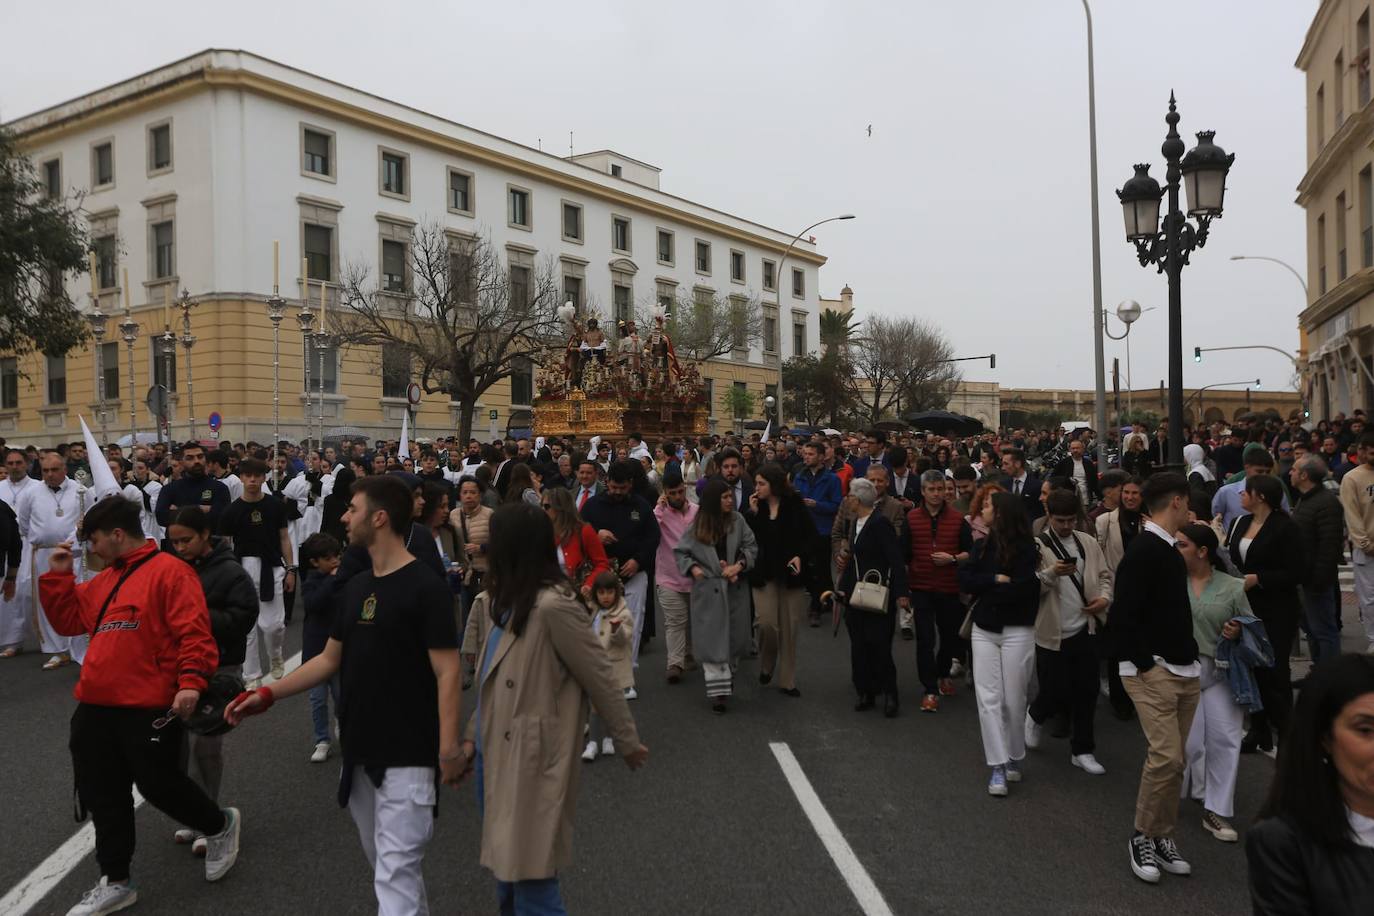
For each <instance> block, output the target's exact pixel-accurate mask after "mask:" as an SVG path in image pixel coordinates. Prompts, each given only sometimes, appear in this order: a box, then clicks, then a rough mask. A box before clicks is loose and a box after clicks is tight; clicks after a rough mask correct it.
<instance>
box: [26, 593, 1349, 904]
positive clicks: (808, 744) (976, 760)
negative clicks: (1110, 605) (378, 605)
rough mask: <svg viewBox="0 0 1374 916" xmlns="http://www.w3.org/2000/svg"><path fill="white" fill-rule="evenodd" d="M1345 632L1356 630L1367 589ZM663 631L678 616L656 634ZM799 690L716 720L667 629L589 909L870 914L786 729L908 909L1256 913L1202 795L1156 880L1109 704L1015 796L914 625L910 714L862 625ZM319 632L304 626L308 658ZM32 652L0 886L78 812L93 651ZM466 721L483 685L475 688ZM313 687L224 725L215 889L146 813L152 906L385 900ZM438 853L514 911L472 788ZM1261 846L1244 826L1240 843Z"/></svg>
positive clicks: (457, 881)
mask: <svg viewBox="0 0 1374 916" xmlns="http://www.w3.org/2000/svg"><path fill="white" fill-rule="evenodd" d="M1345 614H1346V631H1345V632H1346V633H1347V634H1348V636H1349V640H1348V643H1347V648H1348V649H1352V650H1354V649H1356V648H1359V647H1357V646H1356V645H1355V634H1357V633H1358V632H1359V624H1358V622H1357V621H1356V620H1355V619H1354V609H1353V608H1352V607H1351V606H1350V605H1349V604H1347V606H1346V608H1345ZM660 632H661V631H660ZM802 635H803V638H802V643H801V651H800V657H801V668H800V674H799V680H798V684H799V686H800V688H801V690H802V691H803V694H804V695H803V696H802V697H801V698H800V699H792V698H789V697H787V696H784V695H782V694H781V693H780V692H778V691H777V690H776V689H771V688H761V687H759V686H758V684H757V678H756V677H755V675H756V673H757V666H756V664H755V663H746V664H745V666H744V668H743V671H742V674H741V677H740V678H739V680H740V686H738V687H737V691H738V693H737V697H736V700H735V702H734V705H733V707H732V709H731V710H730V712H729V713H728V714H727V715H725V716H723V717H716V716H714V715H712V714H711V712H710V711H709V708H708V706H707V703H706V701H705V698H704V690H703V688H702V685H701V682H700V680H699V678H700V675H699V674H698V675H697V680H691V679H690V678H689V679H688V680H686V681H684V682H683V683H682V684H680V685H677V686H671V687H670V686H668V685H667V684H665V683H664V680H663V678H662V676H661V673H660V672H661V671H662V665H663V655H662V650H661V644H660V643H658V642H657V641H656V642H655V643H654V644H653V646H652V648H651V649H650V651H648V652H647V653H646V654H644V656H643V658H642V664H641V669H640V697H641V698H640V699H639V700H638V701H636V702H634V703H632V704H631V707H632V710H633V711H634V713H635V716H636V719H637V721H638V723H639V728H640V733H641V735H642V736H643V740H644V741H645V743H646V744H647V745H648V746H649V748H650V758H649V763H648V766H647V767H646V768H645V769H643V770H641V771H639V772H637V773H631V772H630V771H629V770H628V769H626V768H625V767H624V766H623V765H622V764H621V763H620V762H619V761H618V760H615V759H605V758H603V759H600V760H598V761H597V762H596V763H594V764H589V765H584V773H583V780H582V786H581V793H580V798H579V805H578V814H577V832H576V837H575V850H576V861H575V863H574V865H573V866H572V868H570V869H569V870H568V871H567V872H566V873H564V874H563V875H562V885H563V892H564V897H565V900H566V901H567V903H568V906H569V909H570V910H571V911H572V912H574V913H583V914H620V913H626V914H741V913H768V914H792V913H797V914H800V913H806V914H861V913H863V910H862V909H861V907H860V906H859V904H858V903H857V902H856V900H855V897H854V896H853V894H852V893H851V892H850V890H849V888H848V886H847V885H846V883H845V881H844V880H843V878H842V877H841V874H840V872H839V870H838V869H837V867H836V866H835V864H834V862H833V861H832V859H831V857H830V855H829V854H828V853H827V851H826V848H825V846H824V845H823V844H822V842H821V840H820V838H819V837H818V835H817V833H816V832H815V830H814V829H813V828H812V826H811V824H810V822H809V821H808V819H807V817H806V815H805V814H804V813H803V810H802V808H801V806H800V805H799V804H798V802H797V799H796V797H795V796H794V794H793V792H792V789H791V788H790V786H789V784H788V782H787V781H786V779H785V778H784V776H783V774H782V771H781V770H780V768H779V766H778V763H777V761H776V760H775V758H774V756H773V753H772V752H771V751H770V748H769V744H770V742H785V743H786V744H787V745H788V746H789V747H790V748H791V750H792V752H793V753H794V754H795V755H796V758H797V760H798V761H799V762H800V764H801V767H802V769H803V770H804V772H805V773H806V775H807V777H808V778H809V780H810V782H811V784H812V785H813V786H814V788H815V791H816V793H817V794H818V796H819V798H820V800H821V802H822V803H823V804H824V806H825V808H826V809H827V810H828V811H829V813H830V815H831V817H833V819H834V821H835V823H836V824H837V825H838V827H839V829H840V831H841V832H842V833H843V835H844V837H845V838H846V839H847V841H848V843H849V844H850V846H851V847H852V849H853V851H854V854H855V856H856V857H857V859H858V861H859V862H860V863H861V864H862V866H863V867H864V868H865V869H866V870H867V872H868V874H869V875H870V876H871V878H872V880H873V882H874V883H875V884H876V886H877V888H878V889H879V891H880V892H881V893H882V895H883V897H884V898H885V899H886V901H887V904H888V906H889V907H890V909H891V911H892V912H893V913H896V914H964V913H967V914H985V913H999V914H1041V913H1043V914H1076V913H1082V914H1089V913H1091V914H1112V913H1123V914H1126V913H1129V914H1133V916H1142V914H1152V913H1160V914H1164V913H1175V912H1187V913H1189V914H1196V916H1202V914H1242V913H1247V912H1249V899H1248V894H1247V891H1246V874H1245V872H1246V867H1245V856H1244V850H1243V848H1242V845H1243V844H1223V843H1220V842H1217V841H1216V840H1214V839H1212V838H1211V836H1210V835H1208V834H1207V833H1206V832H1205V831H1204V830H1203V829H1202V826H1201V823H1200V817H1201V808H1200V806H1198V805H1196V804H1194V803H1192V802H1183V803H1182V809H1181V816H1180V827H1179V831H1178V837H1177V838H1178V842H1179V845H1180V848H1181V849H1182V851H1183V852H1184V853H1185V855H1186V856H1187V858H1188V859H1189V860H1190V861H1191V862H1192V864H1193V869H1194V874H1193V876H1192V877H1191V878H1174V877H1170V876H1168V875H1166V876H1164V880H1163V882H1162V883H1161V884H1160V885H1158V886H1149V885H1146V884H1143V883H1142V882H1140V881H1138V880H1137V879H1136V878H1134V877H1133V876H1132V874H1131V872H1130V869H1129V866H1128V863H1127V853H1126V841H1127V838H1128V837H1129V836H1130V833H1131V822H1132V812H1133V810H1134V801H1135V792H1136V785H1137V778H1138V775H1139V771H1140V766H1141V763H1142V761H1143V759H1144V741H1143V738H1142V736H1141V734H1140V729H1139V726H1138V725H1137V724H1136V723H1134V722H1128V723H1122V722H1118V721H1117V720H1115V719H1113V718H1112V717H1111V716H1110V715H1109V714H1107V713H1106V711H1105V703H1104V704H1102V706H1101V707H1099V714H1098V718H1097V732H1098V734H1097V739H1098V758H1099V759H1100V760H1101V762H1102V763H1103V764H1104V765H1105V766H1106V767H1107V771H1108V772H1107V775H1106V776H1102V777H1091V776H1088V775H1087V774H1085V773H1083V772H1082V771H1080V770H1077V769H1075V768H1073V767H1071V766H1070V765H1069V760H1068V756H1069V752H1068V747H1067V742H1066V741H1063V740H1056V739H1053V738H1050V737H1049V736H1048V733H1047V735H1046V738H1045V742H1044V744H1043V745H1042V747H1041V748H1040V749H1039V750H1038V751H1032V752H1031V754H1030V756H1029V758H1028V760H1027V762H1026V767H1025V771H1026V778H1025V782H1023V783H1021V784H1020V785H1013V786H1012V791H1011V795H1010V797H1008V798H1005V799H995V798H991V797H989V796H988V795H987V794H986V791H985V786H986V779H987V770H986V767H985V766H984V762H983V757H982V747H981V743H980V740H979V735H978V723H977V713H976V709H975V707H974V704H973V699H972V696H971V694H970V693H969V691H967V690H966V689H965V688H963V687H962V684H961V688H960V692H959V694H958V695H957V696H955V697H953V698H948V699H946V700H945V701H944V703H943V705H942V707H941V710H940V712H939V713H938V714H936V715H930V714H922V713H920V712H919V711H918V710H917V706H918V702H917V700H918V699H919V697H918V696H916V695H915V693H914V691H915V690H916V689H917V686H916V679H915V660H914V649H913V647H914V643H908V642H900V641H899V642H898V643H897V652H898V666H899V671H900V677H901V684H902V685H903V688H904V690H905V694H904V697H903V699H904V703H905V705H904V707H903V709H902V715H901V716H900V717H899V718H898V719H895V720H886V719H884V718H882V717H881V715H880V714H878V713H877V712H876V711H873V712H867V713H862V714H860V713H855V712H854V711H853V710H852V703H853V697H852V695H851V692H850V688H849V682H848V646H847V644H846V637H845V635H844V634H843V633H841V634H840V636H839V637H838V638H834V637H832V636H831V634H830V631H829V629H828V628H822V629H817V630H811V629H805V630H804V631H803V634H802ZM299 636H300V625H299V622H297V623H296V624H295V625H294V626H293V627H292V628H291V629H290V630H289V631H288V653H290V652H294V651H295V650H296V649H297V648H298V647H299ZM41 661H42V657H41V656H39V655H37V654H36V653H32V652H31V653H27V654H25V655H23V656H20V657H19V658H17V659H14V660H8V661H2V662H0V772H3V773H4V774H5V780H4V781H5V786H6V791H5V793H4V804H5V807H4V814H3V822H4V824H5V829H4V830H3V831H0V896H2V895H3V894H5V893H7V892H8V891H9V889H10V888H11V887H12V886H14V885H15V884H16V882H19V881H20V880H21V879H23V878H24V877H25V876H26V875H27V874H29V873H30V872H31V871H32V870H33V869H34V868H35V867H36V866H38V865H39V864H40V863H41V862H43V861H44V859H45V858H46V857H48V856H49V854H50V853H52V852H53V851H54V850H55V849H57V847H59V846H60V845H61V844H62V843H63V842H64V841H65V840H67V839H68V838H69V837H70V836H71V835H72V834H73V832H74V831H75V830H76V829H77V828H78V825H77V824H76V823H74V821H73V819H72V815H71V807H72V780H71V766H70V761H69V758H68V756H67V751H66V742H67V721H68V718H69V717H70V715H71V712H72V709H73V707H74V701H73V700H72V698H71V687H72V685H73V684H74V683H75V680H76V670H75V668H68V669H66V670H63V671H59V672H55V673H48V672H42V671H40V670H38V666H39V664H40V663H41ZM464 699H465V714H466V711H467V710H468V709H470V708H471V705H472V700H473V698H472V695H471V692H469V693H468V694H467V695H465V698H464ZM311 749H312V742H311V733H310V726H309V712H308V706H307V702H306V699H305V697H304V696H301V697H297V698H293V699H291V700H287V701H284V702H283V703H281V704H279V705H278V706H276V707H275V708H274V709H273V710H272V711H271V712H270V713H269V714H267V715H265V716H262V717H260V718H256V719H253V720H250V721H249V722H248V723H247V724H246V725H245V726H244V727H243V729H242V730H241V731H240V732H238V733H235V734H233V735H231V736H230V737H229V738H228V739H227V742H226V757H227V764H226V773H225V779H224V789H223V793H222V795H223V798H222V801H223V802H224V803H227V804H233V805H236V806H238V807H239V808H240V809H241V810H242V812H243V818H244V826H243V845H242V852H241V854H240V857H239V861H238V864H237V866H236V867H235V869H234V870H233V872H232V873H231V874H230V875H229V876H228V877H227V878H226V879H225V880H223V881H221V882H219V883H218V884H215V885H210V884H207V883H206V882H205V880H204V873H203V870H202V863H201V861H200V860H197V859H193V858H192V857H191V855H190V853H189V852H188V851H187V848H186V847H179V846H175V845H174V844H173V843H172V839H171V837H172V832H173V830H174V829H175V828H174V825H173V824H172V822H171V821H169V820H168V819H167V818H166V817H165V816H163V815H162V814H161V813H160V812H157V811H155V810H153V809H151V808H150V807H149V806H144V807H143V808H140V809H139V813H138V824H139V846H138V850H137V853H136V856H135V861H134V880H135V882H136V884H137V886H138V888H139V893H140V901H139V904H138V906H137V907H136V909H135V910H134V912H139V913H146V914H156V913H167V914H173V913H175V914H201V913H203V914H222V913H242V914H269V916H274V914H302V913H326V912H327V913H338V914H343V913H372V912H375V908H376V904H375V900H374V898H373V896H372V891H371V875H370V872H369V870H368V868H367V865H366V860H365V859H364V857H363V854H362V850H361V848H360V846H359V843H358V838H357V834H356V831H355V829H354V826H353V823H352V821H351V819H350V818H349V817H348V814H347V813H346V812H345V811H344V810H342V809H340V808H339V807H338V806H337V804H336V803H335V800H334V796H335V782H336V779H337V775H338V772H337V759H336V758H331V760H330V761H329V762H328V763H326V764H311V763H310V762H309V755H310V752H311ZM1272 770H1273V762H1272V761H1271V760H1269V759H1268V758H1266V757H1263V756H1246V757H1243V758H1242V760H1241V767H1240V778H1239V785H1238V787H1237V792H1236V818H1235V823H1236V825H1237V827H1239V828H1243V826H1244V824H1246V823H1247V822H1248V821H1249V820H1250V819H1251V818H1252V817H1253V816H1254V813H1255V811H1256V810H1257V808H1258V805H1259V803H1260V800H1261V798H1262V795H1263V793H1264V791H1265V789H1266V787H1267V784H1268V780H1269V778H1270V776H1271V774H1272ZM441 799H442V800H441V806H440V817H439V820H438V822H437V824H436V830H435V837H434V840H433V842H432V843H431V845H430V847H429V851H428V854H427V856H426V860H425V876H426V883H427V886H428V889H429V898H430V903H431V909H432V911H433V912H435V913H489V912H493V911H494V909H495V905H494V901H495V898H494V891H493V887H492V881H491V879H490V876H488V875H486V874H485V873H484V872H483V871H482V870H481V869H480V868H479V867H478V865H477V859H478V841H479V823H478V818H477V814H476V806H475V803H474V798H473V790H472V788H471V786H470V785H465V786H463V787H462V788H460V789H456V790H446V791H445V792H444V794H443V795H442V796H441ZM1242 839H1243V838H1242ZM98 877H99V875H98V872H97V869H96V866H95V863H94V859H93V857H91V856H87V857H86V858H85V859H83V860H82V861H80V862H79V863H77V864H76V865H75V867H74V868H73V869H72V870H71V872H70V873H69V874H67V875H66V877H65V878H64V879H63V880H61V881H60V883H58V885H57V886H56V887H55V888H54V889H53V890H52V891H51V892H50V893H49V894H48V895H47V896H46V897H44V898H43V900H42V901H41V902H40V903H39V904H38V905H37V906H36V907H35V908H33V909H32V910H31V912H33V913H45V914H46V913H59V914H60V913H64V912H65V911H66V909H67V908H68V907H69V906H71V905H72V904H73V903H74V902H76V900H77V899H79V897H80V896H81V893H82V892H83V891H84V890H85V889H86V888H88V887H89V886H90V885H92V884H93V883H95V881H96V880H97V878H98Z"/></svg>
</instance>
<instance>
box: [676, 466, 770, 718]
mask: <svg viewBox="0 0 1374 916" xmlns="http://www.w3.org/2000/svg"><path fill="white" fill-rule="evenodd" d="M735 509H736V506H735V496H734V493H733V492H732V491H731V490H730V487H729V486H728V485H727V484H726V483H725V481H724V480H723V479H721V478H719V477H715V478H712V479H711V480H710V481H709V482H708V483H707V484H706V487H705V489H703V490H702V492H701V508H700V510H699V511H698V512H697V517H696V519H695V520H694V521H693V522H692V526H691V527H690V528H688V529H687V531H686V532H685V533H684V534H683V535H682V539H681V540H680V541H678V544H677V546H676V547H674V548H673V556H674V557H675V558H676V559H677V568H678V571H679V572H681V573H682V574H683V575H684V576H691V577H692V609H691V619H692V651H693V654H694V655H696V658H697V661H699V662H701V668H702V673H703V674H704V675H705V677H706V696H707V697H709V698H710V700H711V709H712V710H713V711H714V712H716V713H717V714H719V713H723V712H725V699H726V697H729V696H730V695H731V694H732V693H733V692H734V684H733V677H734V667H735V663H736V662H737V661H738V659H739V657H740V656H741V655H742V654H744V652H745V650H746V649H748V647H749V579H748V577H747V576H745V575H744V574H745V573H746V572H747V571H748V570H750V569H752V568H753V566H754V561H755V559H756V558H757V557H758V545H757V543H755V541H754V532H753V531H751V530H750V529H749V526H748V525H747V524H745V522H744V518H743V517H742V516H741V515H740V514H739V512H737V511H735Z"/></svg>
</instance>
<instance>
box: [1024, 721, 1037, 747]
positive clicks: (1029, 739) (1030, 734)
mask: <svg viewBox="0 0 1374 916" xmlns="http://www.w3.org/2000/svg"><path fill="white" fill-rule="evenodd" d="M1039 746H1040V723H1039V722H1037V721H1035V720H1034V719H1032V718H1031V714H1030V713H1029V712H1027V713H1026V747H1029V748H1036V747H1039Z"/></svg>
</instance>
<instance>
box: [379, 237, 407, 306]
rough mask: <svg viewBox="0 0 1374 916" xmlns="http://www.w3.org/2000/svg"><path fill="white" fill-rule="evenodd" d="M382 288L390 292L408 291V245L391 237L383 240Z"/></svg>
mask: <svg viewBox="0 0 1374 916" xmlns="http://www.w3.org/2000/svg"><path fill="white" fill-rule="evenodd" d="M382 289H383V290H385V291H386V292H388V293H403V292H405V291H406V246H405V243H404V242H396V241H392V240H391V239H385V240H383V241H382Z"/></svg>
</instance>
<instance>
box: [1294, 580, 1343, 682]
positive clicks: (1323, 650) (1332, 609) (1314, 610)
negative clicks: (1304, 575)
mask: <svg viewBox="0 0 1374 916" xmlns="http://www.w3.org/2000/svg"><path fill="white" fill-rule="evenodd" d="M1339 614H1340V612H1339V611H1338V610H1337V608H1336V593H1335V591H1334V590H1333V589H1331V588H1311V587H1308V586H1306V585H1304V586H1303V589H1302V617H1303V622H1304V623H1305V624H1306V625H1307V642H1308V645H1309V646H1310V647H1311V651H1312V664H1313V665H1316V664H1318V663H1319V662H1321V661H1322V659H1326V658H1335V657H1336V656H1337V655H1340V654H1341V631H1340V619H1339Z"/></svg>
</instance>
